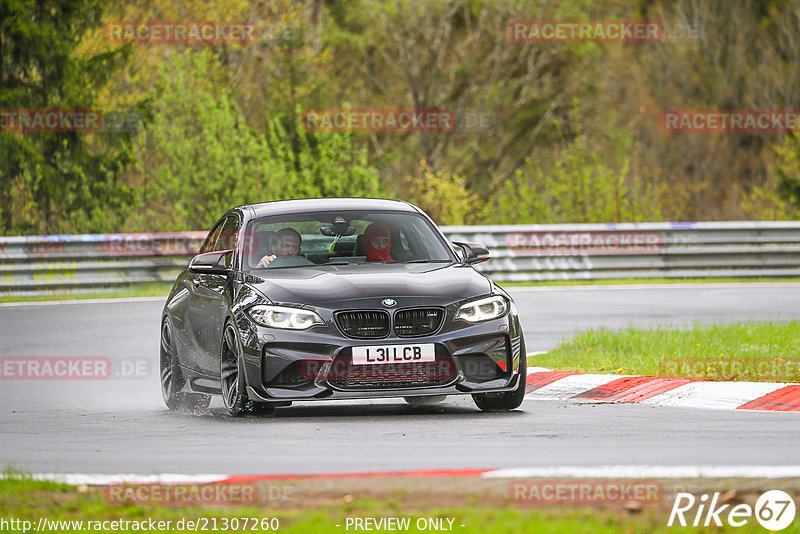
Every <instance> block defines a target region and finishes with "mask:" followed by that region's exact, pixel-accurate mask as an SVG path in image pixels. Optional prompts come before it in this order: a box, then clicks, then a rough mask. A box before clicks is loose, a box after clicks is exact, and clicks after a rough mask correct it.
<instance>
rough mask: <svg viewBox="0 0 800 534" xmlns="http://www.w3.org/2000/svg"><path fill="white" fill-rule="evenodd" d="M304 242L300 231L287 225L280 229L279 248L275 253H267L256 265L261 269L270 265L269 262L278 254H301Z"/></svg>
mask: <svg viewBox="0 0 800 534" xmlns="http://www.w3.org/2000/svg"><path fill="white" fill-rule="evenodd" d="M302 242H303V238H302V237H300V232H298V231H297V230H295V229H294V228H289V227H287V228H282V229H281V230H278V248H277V250H276V251H275V254H267V255H266V256H264V257H263V258H261V260H260V261H259V262H258V265H257V266H256V267H257V268H260V269H263V268H266V267H269V264H270V263H272V261H273V260H274V259H275V258H276V257H277V256H299V255H300V245H301V244H302Z"/></svg>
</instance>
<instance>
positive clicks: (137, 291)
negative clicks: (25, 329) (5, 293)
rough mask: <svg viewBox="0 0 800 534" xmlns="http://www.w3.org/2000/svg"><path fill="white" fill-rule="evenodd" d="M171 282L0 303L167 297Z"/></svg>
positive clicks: (8, 299)
mask: <svg viewBox="0 0 800 534" xmlns="http://www.w3.org/2000/svg"><path fill="white" fill-rule="evenodd" d="M170 289H172V282H147V283H144V284H131V285H128V286H124V287H120V288H115V289H114V290H112V291H108V292H103V291H97V292H93V293H75V294H69V293H65V294H56V295H41V296H35V297H0V302H40V301H53V300H81V299H108V298H131V297H164V298H166V297H167V295H169V290H170Z"/></svg>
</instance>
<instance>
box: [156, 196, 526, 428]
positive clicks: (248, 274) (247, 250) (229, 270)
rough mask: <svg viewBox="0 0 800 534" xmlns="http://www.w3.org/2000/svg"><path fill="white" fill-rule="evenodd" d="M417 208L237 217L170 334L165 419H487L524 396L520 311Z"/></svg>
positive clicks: (171, 316)
mask: <svg viewBox="0 0 800 534" xmlns="http://www.w3.org/2000/svg"><path fill="white" fill-rule="evenodd" d="M488 258H489V253H488V250H487V249H486V248H485V247H484V246H482V245H479V244H476V243H454V244H451V243H450V242H448V241H447V239H446V238H445V236H444V235H443V234H442V232H441V231H440V230H439V229H438V228H437V227H436V225H435V224H434V223H433V221H432V220H431V219H430V218H429V217H428V216H427V215H426V214H425V213H424V212H423V211H422V210H420V209H419V208H417V207H415V206H413V205H411V204H409V203H407V202H402V201H395V200H378V199H350V198H342V199H307V200H287V201H277V202H267V203H263V204H254V205H248V206H239V207H237V208H233V209H231V210H230V211H228V212H227V213H226V214H225V215H223V216H222V218H221V219H220V220H219V221H218V222H217V224H216V225H215V226H214V228H213V229H212V230H211V232H210V233H209V234H208V237H207V238H206V240H205V242H204V244H203V246H202V248H201V249H200V253H199V254H198V255H197V256H195V257H194V258H193V259H192V260H191V262H190V264H189V266H188V268H187V269H186V270H185V271H183V272H182V273H181V274H180V275H179V276H178V279H177V280H176V282H175V285H174V287H173V288H172V291H171V292H170V295H169V298H168V299H167V303H166V305H165V306H164V311H163V313H162V318H161V355H160V362H161V386H162V387H161V389H162V393H163V396H164V401H165V402H166V404H167V406H168V407H169V408H171V409H184V408H196V407H206V406H208V404H209V402H210V396H211V395H222V398H223V401H224V404H225V407H226V408H227V410H228V412H229V413H230V414H231V415H240V414H244V413H247V412H262V413H263V412H267V413H268V412H270V411H272V410H273V409H274V408H275V407H277V406H288V405H290V404H291V403H292V402H294V401H313V400H334V399H369V398H377V397H402V398H404V399H405V400H406V401H407V402H409V403H411V404H417V403H418V404H425V403H432V402H437V401H439V400H441V399H443V398H444V397H445V396H447V395H466V394H469V395H472V398H473V399H474V401H475V403H476V404H477V406H478V407H479V408H480V409H482V410H486V411H502V410H512V409H514V408H517V407H518V406H519V405H520V404H521V403H522V400H523V396H524V394H525V374H526V362H525V341H524V339H523V336H522V331H521V329H520V323H519V318H518V317H517V311H516V308H515V306H514V302H513V301H512V300H511V298H510V297H509V295H508V294H507V293H506V292H505V291H503V290H502V289H501V288H500V287H498V286H497V285H495V284H494V283H493V282H492V281H491V280H489V279H488V278H486V277H485V276H483V275H481V274H480V273H478V272H477V271H476V270H475V269H474V268H473V267H472V265H473V264H475V263H478V262H481V261H486V260H487V259H488Z"/></svg>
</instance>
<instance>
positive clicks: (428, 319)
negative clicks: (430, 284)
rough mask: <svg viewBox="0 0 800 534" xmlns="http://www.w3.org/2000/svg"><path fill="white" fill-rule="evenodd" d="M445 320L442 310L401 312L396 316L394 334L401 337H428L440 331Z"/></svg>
mask: <svg viewBox="0 0 800 534" xmlns="http://www.w3.org/2000/svg"><path fill="white" fill-rule="evenodd" d="M443 318H444V310H442V309H441V308H414V309H410V310H399V311H398V312H397V313H396V314H395V316H394V333H395V334H397V335H398V336H399V337H416V336H427V335H429V334H433V333H434V332H436V331H437V330H439V325H441V324H442V319H443Z"/></svg>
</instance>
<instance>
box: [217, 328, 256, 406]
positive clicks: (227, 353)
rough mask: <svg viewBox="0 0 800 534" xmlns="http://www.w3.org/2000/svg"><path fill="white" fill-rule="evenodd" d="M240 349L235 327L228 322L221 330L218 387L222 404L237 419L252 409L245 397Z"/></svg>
mask: <svg viewBox="0 0 800 534" xmlns="http://www.w3.org/2000/svg"><path fill="white" fill-rule="evenodd" d="M241 353H242V348H241V344H240V343H239V336H238V335H237V334H236V327H235V326H233V323H232V322H230V321H228V322H227V323H225V328H224V329H223V330H222V354H221V356H220V361H219V385H220V390H221V391H222V402H223V403H224V404H225V409H226V410H228V414H229V415H231V416H233V417H239V416H240V415H244V414H246V413H248V412H250V411H251V410H252V408H253V406H252V403H251V401H250V399H249V398H248V397H247V391H246V389H245V388H246V384H245V379H244V367H243V364H242V355H241Z"/></svg>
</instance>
